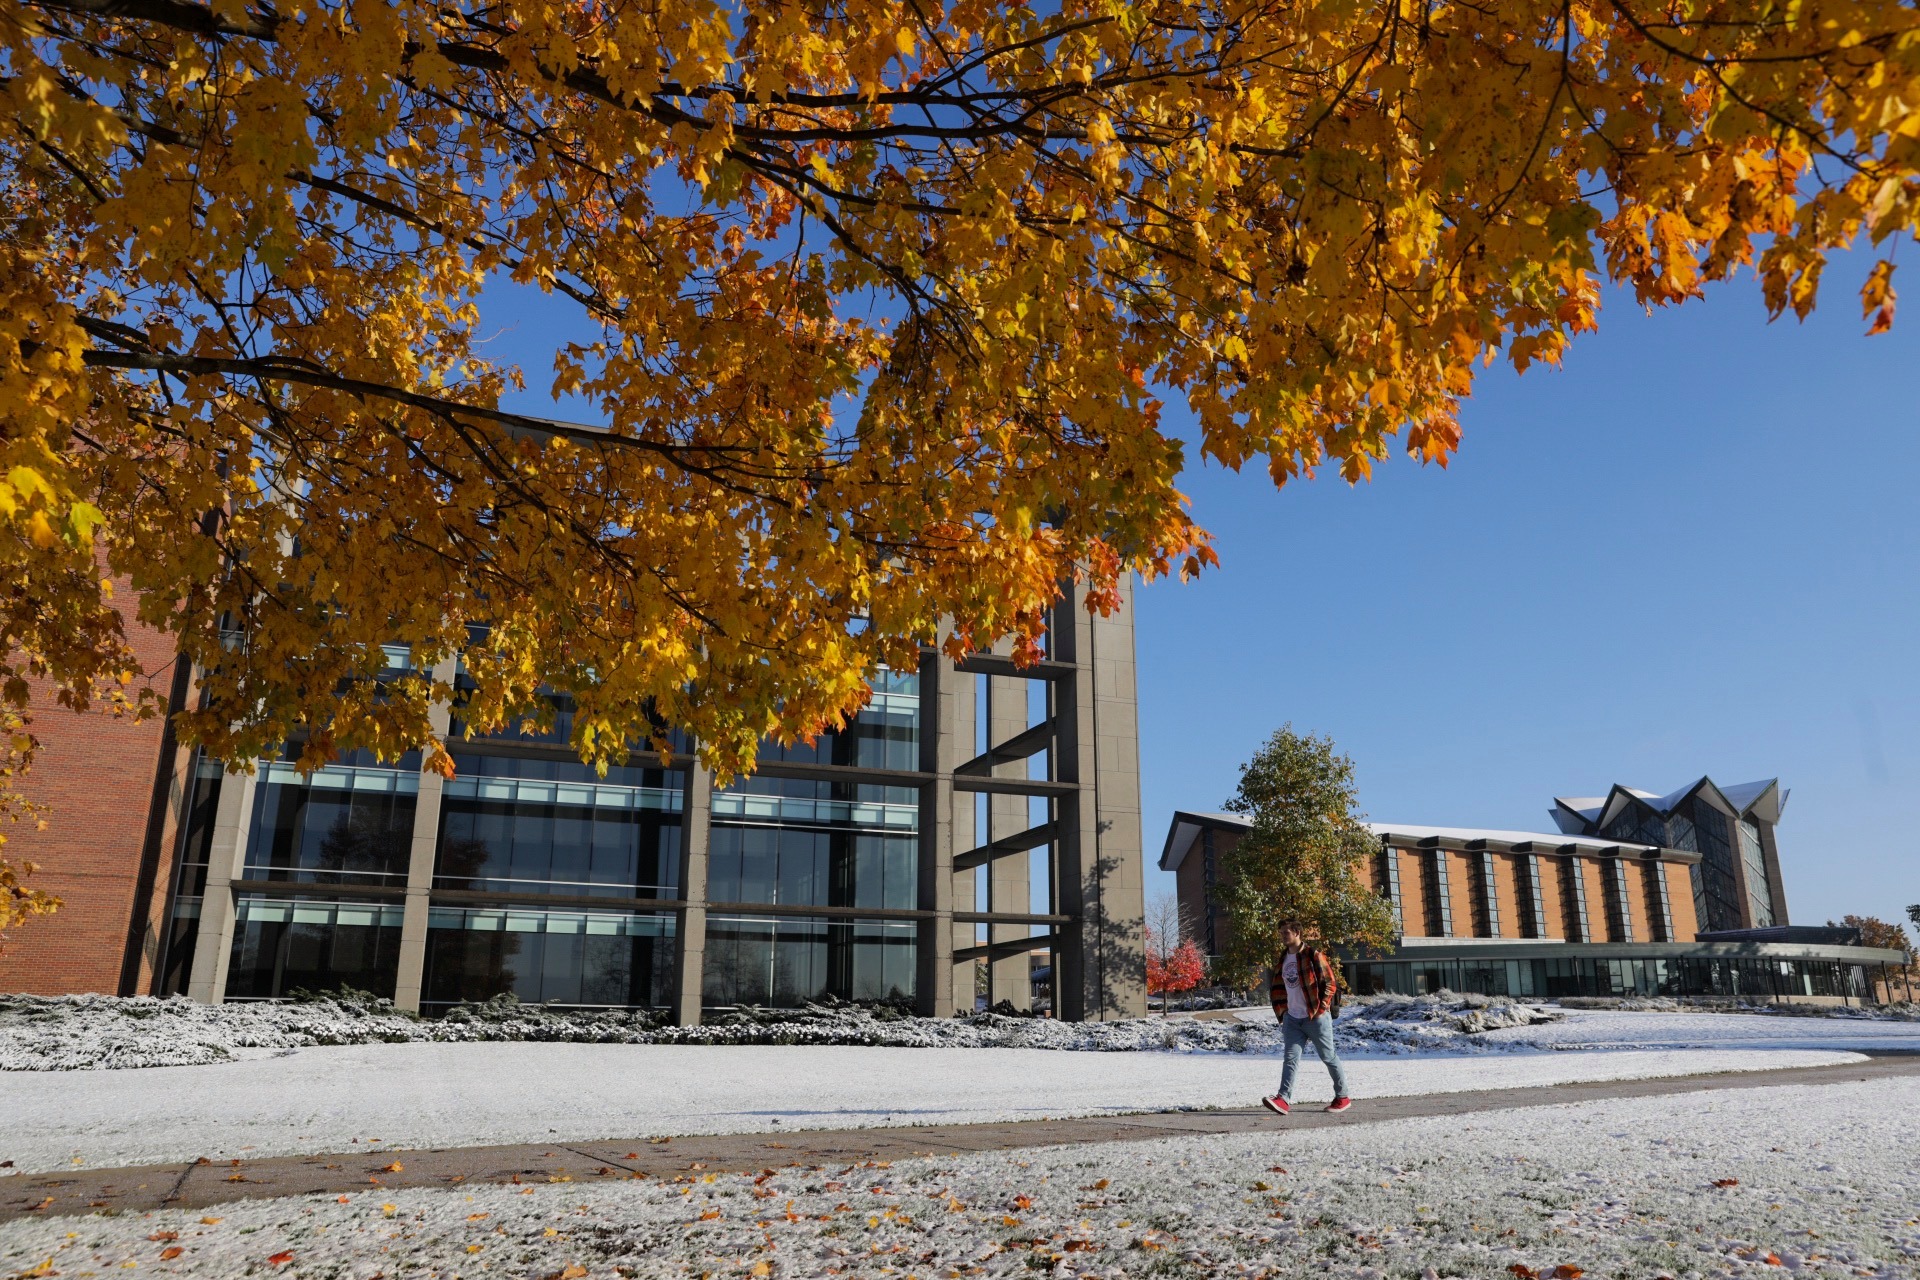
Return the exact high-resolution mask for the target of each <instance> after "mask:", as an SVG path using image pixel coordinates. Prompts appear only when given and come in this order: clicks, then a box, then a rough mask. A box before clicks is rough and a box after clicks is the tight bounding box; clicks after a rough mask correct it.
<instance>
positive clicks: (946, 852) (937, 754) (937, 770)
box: [914, 651, 973, 1017]
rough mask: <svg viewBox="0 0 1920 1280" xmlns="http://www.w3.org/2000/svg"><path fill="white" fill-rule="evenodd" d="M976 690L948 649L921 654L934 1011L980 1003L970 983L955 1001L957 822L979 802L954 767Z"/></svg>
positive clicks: (968, 742)
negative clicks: (960, 791) (957, 783)
mask: <svg viewBox="0 0 1920 1280" xmlns="http://www.w3.org/2000/svg"><path fill="white" fill-rule="evenodd" d="M972 693H973V685H972V678H971V677H970V676H966V675H963V674H962V673H960V672H958V671H955V670H954V668H953V663H952V662H950V661H949V660H948V659H947V658H946V657H945V656H944V655H942V654H941V653H939V652H937V651H933V652H928V653H925V654H922V655H921V658H920V768H921V770H922V771H923V772H926V773H930V774H932V775H934V776H933V778H932V780H930V781H929V782H927V783H926V784H924V785H923V786H922V787H921V789H920V866H919V886H920V887H919V909H920V910H922V911H930V912H932V913H933V915H932V916H930V917H924V918H922V919H921V921H920V929H919V946H918V947H917V948H916V951H917V954H918V963H917V972H916V974H915V996H914V1004H915V1006H916V1008H917V1009H918V1011H919V1012H920V1013H921V1014H922V1015H924V1016H927V1017H939V1016H942V1015H945V1014H950V1013H952V1012H953V1010H954V1008H955V1007H959V1008H968V1009H970V1008H972V1007H973V988H972V985H971V984H968V986H967V992H966V1001H965V1003H964V1004H958V1005H956V996H957V994H958V993H957V992H956V990H955V987H956V985H957V984H956V982H955V978H956V974H957V972H958V970H959V968H960V966H956V965H955V964H954V962H953V942H954V923H953V911H954V898H953V895H954V885H955V880H956V876H955V875H954V870H953V855H954V849H955V846H954V823H955V821H956V819H957V817H958V816H959V808H960V804H961V802H963V801H964V802H965V803H966V804H968V805H971V803H972V800H973V797H972V796H971V795H964V796H957V795H956V794H955V793H954V789H953V770H954V767H955V766H956V765H958V764H961V763H963V762H964V761H965V760H966V759H967V758H968V754H969V753H971V750H972V747H973V734H972V726H973V715H972V702H971V695H972ZM963 694H964V695H965V696H964V697H963ZM963 703H964V704H965V705H964V708H963V706H962V704H963ZM963 710H964V715H963ZM963 727H964V728H965V730H966V733H965V737H964V740H963V739H962V738H961V733H960V731H961V729H962V728H963ZM971 812H972V811H971V809H969V810H968V813H969V814H971ZM969 825H970V824H969ZM968 905H969V906H971V905H972V904H971V903H969V904H968Z"/></svg>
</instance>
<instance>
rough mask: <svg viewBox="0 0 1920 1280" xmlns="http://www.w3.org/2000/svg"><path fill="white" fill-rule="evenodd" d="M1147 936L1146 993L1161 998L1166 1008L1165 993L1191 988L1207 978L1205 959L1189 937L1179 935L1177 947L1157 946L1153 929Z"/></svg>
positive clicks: (1163, 1006)
mask: <svg viewBox="0 0 1920 1280" xmlns="http://www.w3.org/2000/svg"><path fill="white" fill-rule="evenodd" d="M1147 932H1148V939H1147V994H1149V995H1156V996H1159V997H1160V998H1161V1007H1162V1008H1163V1009H1164V1008H1165V1007H1166V998H1167V997H1168V996H1174V995H1179V994H1180V993H1181V992H1182V991H1191V990H1193V989H1194V988H1195V987H1197V986H1199V985H1200V984H1201V983H1202V982H1204V981H1206V978H1207V958H1206V957H1205V956H1203V955H1201V954H1200V948H1199V947H1198V946H1196V945H1195V944H1194V941H1193V939H1192V938H1182V939H1181V940H1180V942H1179V944H1178V945H1177V946H1173V947H1165V948H1161V949H1156V948H1155V947H1154V939H1153V931H1152V930H1151V929H1149V930H1148V931H1147Z"/></svg>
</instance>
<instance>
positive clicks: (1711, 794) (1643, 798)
mask: <svg viewBox="0 0 1920 1280" xmlns="http://www.w3.org/2000/svg"><path fill="white" fill-rule="evenodd" d="M1695 795H1704V796H1705V797H1706V798H1707V799H1708V801H1709V802H1710V803H1713V804H1715V806H1716V807H1718V808H1721V809H1723V810H1725V811H1726V812H1728V813H1731V814H1732V815H1734V816H1735V817H1741V818H1744V817H1747V816H1752V817H1754V818H1757V819H1759V820H1760V821H1762V822H1778V821H1780V811H1781V809H1783V808H1784V807H1785V806H1786V803H1787V793H1786V792H1785V791H1784V790H1782V789H1781V786H1780V780H1779V779H1778V778H1762V779H1761V780H1760V781H1758V782H1741V783H1736V784H1734V785H1732V786H1725V787H1723V786H1721V785H1719V784H1718V783H1716V782H1715V781H1714V780H1713V779H1712V778H1710V777H1708V776H1706V775H1705V774H1702V775H1701V776H1700V777H1699V778H1698V779H1697V780H1695V781H1693V782H1691V783H1689V784H1687V785H1686V786H1684V787H1681V788H1679V789H1678V790H1675V791H1669V792H1667V793H1666V794H1664V795H1661V794H1657V793H1655V792H1652V791H1642V790H1640V789H1639V788H1637V787H1624V786H1621V785H1619V784H1617V783H1616V784H1615V785H1614V786H1613V788H1612V789H1611V790H1609V791H1608V792H1607V794H1606V795H1604V796H1556V797H1554V801H1553V808H1551V809H1549V810H1548V811H1547V812H1548V813H1549V814H1550V815H1551V816H1552V817H1553V821H1554V825H1555V826H1557V827H1559V828H1560V829H1561V830H1562V831H1564V832H1566V833H1567V834H1568V835H1586V836H1590V835H1594V834H1595V833H1597V832H1599V831H1600V830H1601V829H1602V828H1603V827H1605V826H1607V825H1608V824H1609V823H1611V822H1612V821H1613V820H1614V819H1615V818H1617V817H1619V816H1620V815H1621V814H1622V813H1624V812H1626V811H1627V810H1628V809H1629V808H1631V807H1632V806H1633V805H1634V804H1635V803H1639V804H1644V805H1646V806H1647V807H1648V808H1650V809H1652V810H1653V811H1654V812H1655V813H1658V814H1659V815H1660V816H1661V817H1663V818H1664V817H1666V816H1667V815H1668V814H1671V813H1672V812H1673V811H1674V810H1675V809H1677V808H1679V807H1680V806H1681V805H1682V804H1684V803H1685V802H1686V801H1687V800H1688V799H1689V798H1691V797H1693V796H1695Z"/></svg>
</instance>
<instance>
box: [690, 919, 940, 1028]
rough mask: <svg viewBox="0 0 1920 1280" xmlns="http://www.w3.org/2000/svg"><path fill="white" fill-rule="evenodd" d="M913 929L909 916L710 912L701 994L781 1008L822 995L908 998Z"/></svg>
mask: <svg viewBox="0 0 1920 1280" xmlns="http://www.w3.org/2000/svg"><path fill="white" fill-rule="evenodd" d="M918 936H919V935H918V928H917V926H915V925H914V924H913V923H912V922H910V921H892V920H882V921H869V920H858V921H843V920H824V919H819V918H814V917H798V916H790V917H784V918H775V919H752V918H748V917H744V916H719V915H716V916H709V917H708V918H707V953H706V970H705V974H704V980H703V984H702V985H703V999H704V1001H705V1003H706V1004H708V1005H709V1006H720V1005H737V1004H752V1005H768V1006H773V1007H785V1008H791V1007H793V1006H796V1005H799V1004H801V1003H803V1002H805V1001H808V1000H818V999H820V998H821V997H822V996H826V995H832V996H836V997H838V998H840V999H843V1000H911V999H912V998H913V995H914V986H915V961H916V957H917V956H918V953H919V952H918V946H919V944H918Z"/></svg>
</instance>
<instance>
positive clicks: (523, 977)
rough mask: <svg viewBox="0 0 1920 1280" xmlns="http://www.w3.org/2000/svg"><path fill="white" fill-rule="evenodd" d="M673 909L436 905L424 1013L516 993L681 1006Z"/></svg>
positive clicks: (571, 1002) (563, 1000) (586, 1003)
mask: <svg viewBox="0 0 1920 1280" xmlns="http://www.w3.org/2000/svg"><path fill="white" fill-rule="evenodd" d="M674 932H675V920H674V917H673V916H672V915H671V914H668V913H665V912H610V911H608V912H602V911H548V910H545V909H543V908H539V907H488V908H474V909H464V908H459V907H434V908H433V909H432V910H431V911H429V912H428V915H427V962H426V973H425V980H424V988H423V993H422V1000H421V1007H422V1008H423V1009H426V1010H429V1011H440V1012H444V1011H445V1010H446V1009H447V1008H449V1007H450V1006H452V1005H455V1004H458V1003H460V1002H462V1001H471V1002H479V1001H483V1000H491V999H492V998H493V997H495V996H499V995H506V994H509V993H511V994H512V995H514V996H517V997H518V998H519V999H521V1000H522V1001H524V1002H526V1003H529V1004H555V1005H566V1006H571V1007H586V1008H661V1007H664V1006H666V1005H668V1004H671V1003H672V1000H673V951H674V945H673V939H674Z"/></svg>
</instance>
